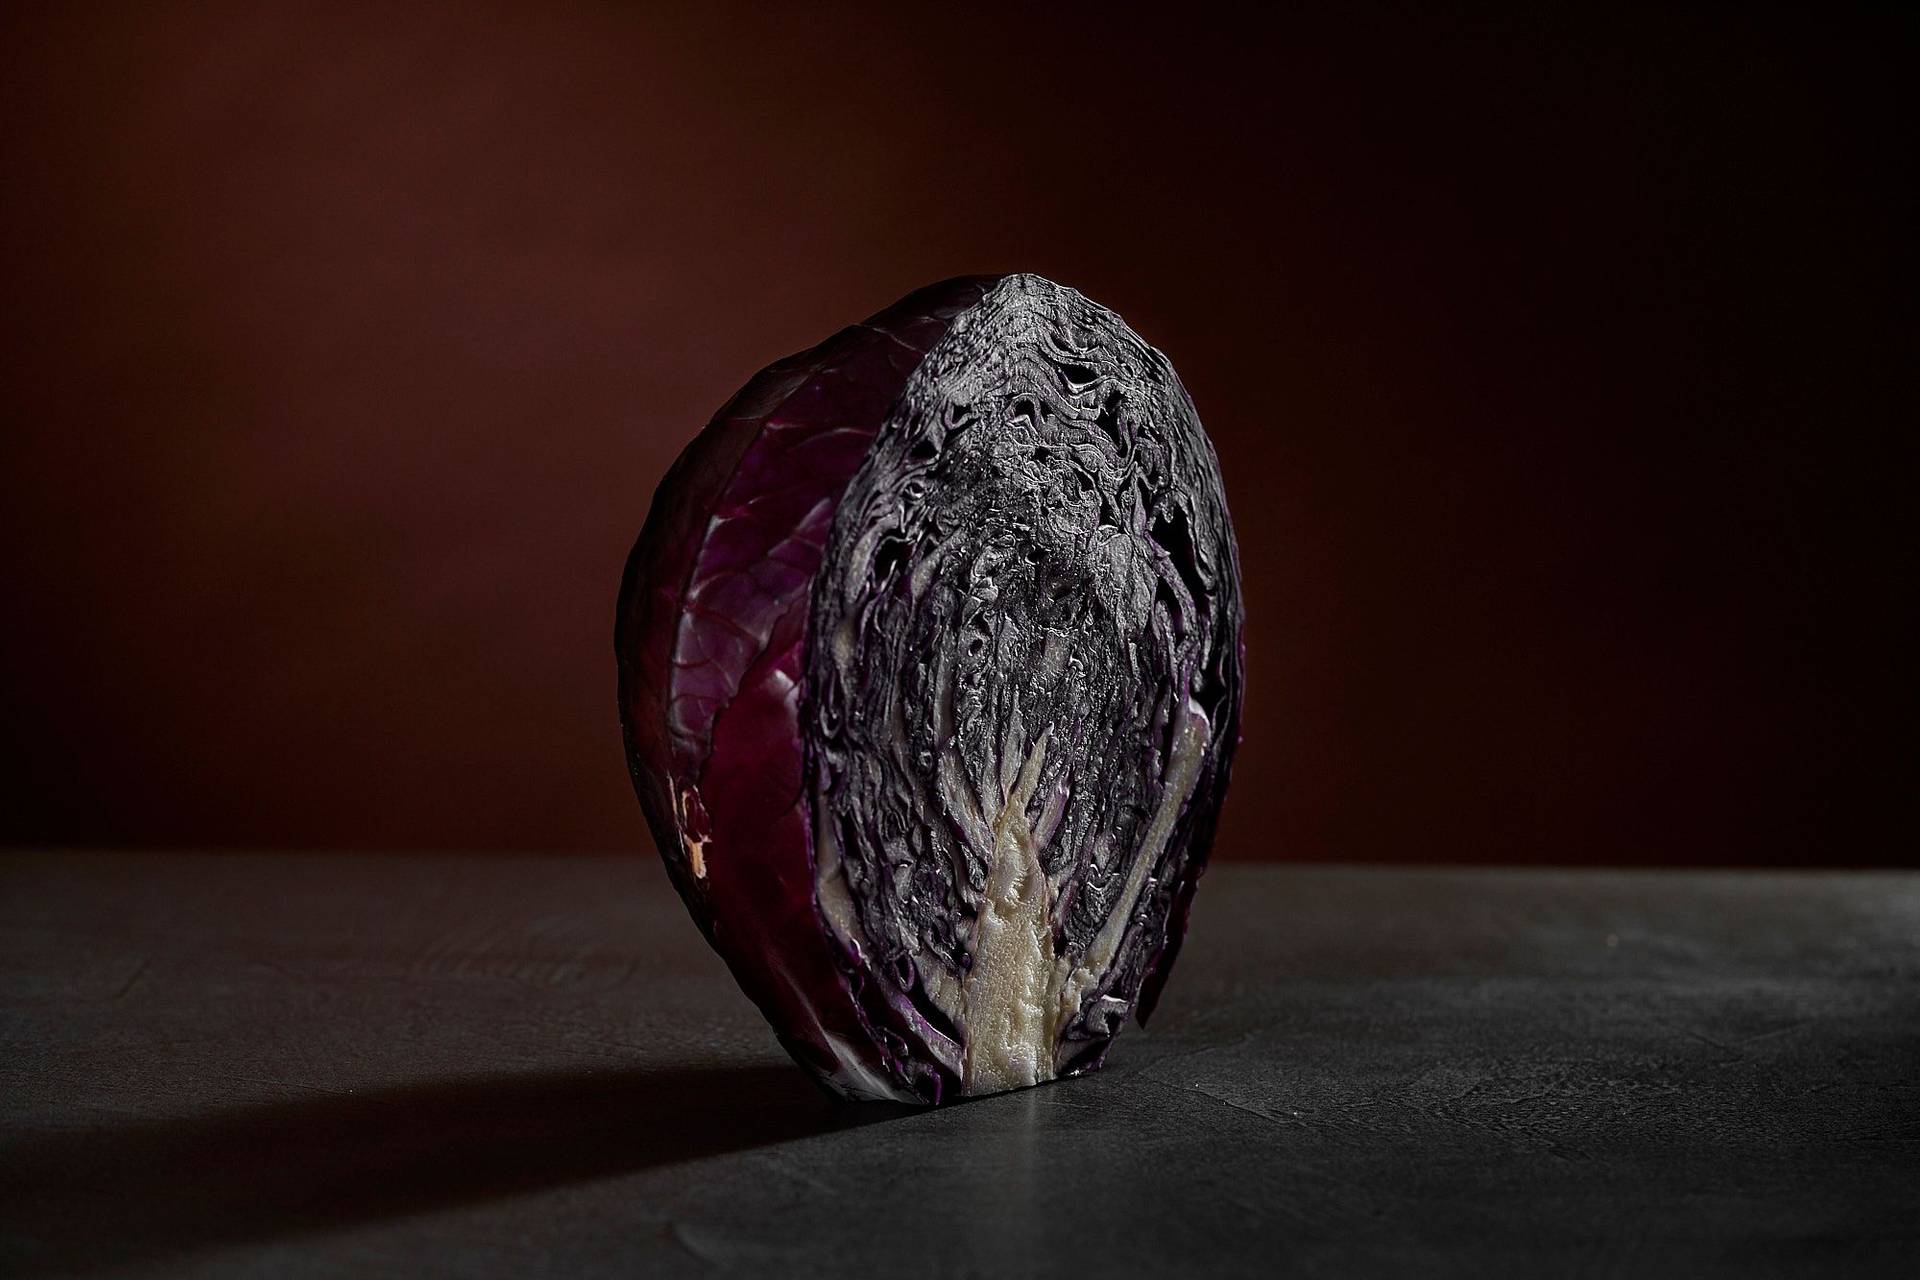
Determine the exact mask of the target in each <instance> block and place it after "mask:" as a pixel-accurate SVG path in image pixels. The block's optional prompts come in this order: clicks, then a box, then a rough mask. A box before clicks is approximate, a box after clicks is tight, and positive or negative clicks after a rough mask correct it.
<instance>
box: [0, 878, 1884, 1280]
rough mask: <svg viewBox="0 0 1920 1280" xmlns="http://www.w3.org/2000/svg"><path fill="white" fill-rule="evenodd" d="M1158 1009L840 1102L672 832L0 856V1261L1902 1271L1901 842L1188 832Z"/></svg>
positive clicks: (954, 1271) (362, 1266)
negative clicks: (797, 1048) (588, 849)
mask: <svg viewBox="0 0 1920 1280" xmlns="http://www.w3.org/2000/svg"><path fill="white" fill-rule="evenodd" d="M1194 926H1195V927H1194V934H1193V937H1192V940H1191V942H1190V944H1189V947H1188V950H1187V953H1186V955H1185V956H1184V958H1183V960H1182V963H1181V969H1180V972H1179V973H1177V974H1176V975H1175V978H1174V981H1173V983H1172V985H1171V986H1170V988H1169V991H1168V995H1167V999H1166V1001H1165V1004H1164V1005H1163V1008H1162V1011H1161V1015H1160V1021H1158V1022H1157V1023H1156V1024H1155V1026H1154V1028H1153V1029H1152V1031H1150V1032H1145V1033H1143V1032H1141V1031H1139V1030H1137V1029H1136V1030H1132V1031H1129V1033H1128V1034H1127V1035H1126V1036H1125V1037H1124V1038H1123V1039H1122V1040H1121V1042H1120V1044H1119V1045H1118V1047H1117V1048H1116V1049H1115V1051H1114V1054H1113V1057H1112V1058H1111V1060H1110V1065H1109V1066H1108V1068H1107V1070H1105V1071H1104V1072H1102V1073H1101V1074H1099V1075H1097V1076H1093V1077H1089V1078H1086V1079H1083V1080H1074V1081H1068V1082H1064V1083H1060V1084H1054V1085H1048V1086H1045V1087H1042V1088H1040V1089H1035V1090H1030V1091H1027V1092H1024V1093H1019V1094H1012V1095H1006V1096H1002V1097H997V1098H990V1099H985V1100H982V1101H978V1102H973V1103H968V1104H964V1105H961V1106H956V1107H951V1108H947V1109H943V1110H940V1111H931V1112H912V1111H903V1110H896V1109H890V1108H876V1107H866V1108H861V1107H844V1106H837V1105H835V1104H833V1103H830V1102H829V1101H828V1100H827V1099H825V1098H824V1097H823V1096H821V1095H819V1094H817V1093H816V1092H815V1091H814V1089H813V1087H812V1086H811V1085H810V1084H809V1083H808V1082H807V1081H806V1080H805V1079H804V1078H803V1077H802V1076H801V1075H800V1073H799V1072H798V1070H796V1069H794V1068H792V1067H791V1066H789V1065H788V1064H787V1063H786V1061H785V1059H784V1058H783V1057H782V1056H781V1054H780V1052H779V1050H778V1049H777V1047H776V1046H775V1045H774V1042H773V1039H772V1037H771V1035H770V1034H769V1033H768V1032H767V1031H766V1029H765V1028H764V1026H763V1025H762V1024H761V1022H760V1021H759V1018H758V1015H757V1014H756V1013H755V1012H754V1011H753V1009H752V1008H751V1007H750V1006H748V1005H747V1004H746V1002H745V1001H744V1000H743V999H742V998H741V997H740V996H739V994H738V993H737V991H736V990H735V989H734V987H733V985H732V983H731V981H730V980H729V978H728V976H727V974H726V972H725V970H724V969H723V968H722V967H721V965H720V963H719V961H718V960H717V959H715V958H714V957H713V956H712V955H711V954H710V953H708V952H707V950H706V949H705V946H704V944H702V943H701V941H700V940H699V938H698V936H697V934H696V933H695V931H694V929H693V927H692V925H691V924H690V923H689V922H688V921H687V919H686V918H685V915H684V913H683V912H682V910H681V907H680V905H679V903H678V901H677V900H675V899H674V898H673V897H672V896H671V894H670V892H669V891H668V889H667V887H666V884H665V879H664V876H663V875H662V874H661V872H660V871H659V869H658V868H657V867H656V866H654V865H652V864H651V863H650V862H649V861H648V860H646V859H643V858H639V857H635V858H633V859H631V860H621V859H609V858H566V857H551V856H548V857H525V858H512V857H488V858H451V857H418V858H414V857H408V858H396V857H356V856H318V855H316V856H297V857H289V856H273V857H247V856H240V855H188V854H164V855H163V854H141V855H113V854H89V853H68V854H57V855H56V854H36V853H14V854H10V855H5V856H4V859H0V1142H3V1143H4V1149H0V1267H4V1269H5V1270H7V1271H9V1272H13V1273H20V1274H29V1273H36V1272H61V1271H69V1272H70V1271H78V1270H90V1269H95V1268H115V1269H118V1270H120V1271H122V1272H124V1273H127V1274H135V1273H138V1274H177V1275H189V1274H192V1275H220V1276H317V1275H346V1274H390V1275H409V1276H411V1275H424V1274H461V1275H492V1274H500V1275H513V1276H556V1277H558V1276H581V1275H601V1274H617V1275H677V1274H686V1275H706V1274H710V1273H713V1272H720V1271H737V1272H741V1273H749V1274H751V1273H775V1272H777V1273H780V1274H792V1275H802V1276H807V1275H821V1276H841V1275H859V1274H882V1273H884V1274H889V1275H900V1276H922V1275H924V1276H932V1277H945V1276H953V1277H959V1276H983V1277H984V1276H994V1275H1005V1274H1020V1275H1024V1274H1040V1273H1045V1274H1048V1275H1052V1276H1065V1275H1083V1274H1084V1275H1122V1276H1134V1275H1139V1276H1148V1275H1156V1276H1157V1275H1165V1274H1181V1273H1190V1274H1207V1275H1246V1276H1254V1275H1260V1276H1268V1275H1277V1274H1288V1273H1305V1274H1315V1273H1329V1272H1338V1273H1340V1274H1342V1275H1344V1276H1351V1275H1353V1274H1356V1273H1357V1274H1388V1273H1392V1274H1408V1273H1418V1274H1423V1275H1456V1274H1457V1275H1463V1276H1464V1275H1475V1276H1478V1275H1485V1274H1514V1275H1542V1274H1552V1275H1574V1276H1584V1275H1634V1276H1638V1275H1647V1274H1670V1275H1699V1274H1716V1273H1717V1274H1725V1275H1741V1276H1750V1275H1817V1274H1836V1275H1849V1276H1851V1275H1870V1274H1884V1275H1901V1274H1904V1275H1913V1274H1916V1273H1920V876H1916V875H1909V874H1897V873H1896V874H1880V873H1876V874H1839V875H1831V874H1828V875H1780V874H1751V875H1748V874H1730V873H1714V874H1673V873H1668V874H1661V873H1634V874H1615V873H1594V872H1576V873H1560V872H1544V871H1536V872H1512V871H1503V872H1484V871H1471V870H1462V871H1395V870H1366V871H1360V870H1343V869H1331V868H1281V867H1273V868H1262V867H1253V866H1229V867H1223V868H1219V869H1217V870H1216V871H1214V872H1212V873H1210V874H1209V876H1208V878H1207V881H1206V883H1205V885H1204V886H1203V888H1202V890H1201V893H1200V898H1199V902H1198V905H1197V906H1196V909H1195V920H1194Z"/></svg>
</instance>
